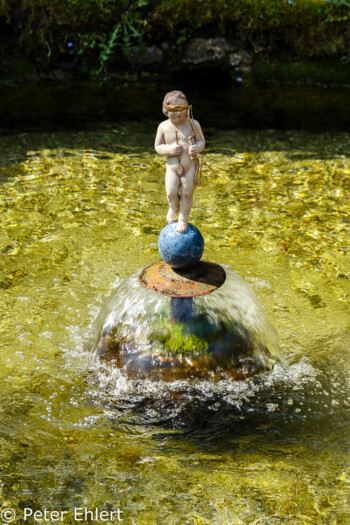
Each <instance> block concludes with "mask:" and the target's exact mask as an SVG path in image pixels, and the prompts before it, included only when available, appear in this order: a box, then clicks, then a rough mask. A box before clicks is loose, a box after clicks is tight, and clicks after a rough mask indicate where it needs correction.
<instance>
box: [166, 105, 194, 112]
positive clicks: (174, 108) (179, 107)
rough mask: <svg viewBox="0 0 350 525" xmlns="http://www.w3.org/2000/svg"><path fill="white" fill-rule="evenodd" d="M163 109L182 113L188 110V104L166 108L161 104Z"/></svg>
mask: <svg viewBox="0 0 350 525" xmlns="http://www.w3.org/2000/svg"><path fill="white" fill-rule="evenodd" d="M163 108H164V109H166V110H168V111H184V110H185V109H188V104H184V105H183V106H168V105H167V104H163Z"/></svg>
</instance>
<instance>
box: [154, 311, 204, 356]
mask: <svg viewBox="0 0 350 525" xmlns="http://www.w3.org/2000/svg"><path fill="white" fill-rule="evenodd" d="M189 328H190V327H189V326H188V323H174V324H170V323H169V322H167V321H166V320H165V319H163V320H161V321H160V322H159V324H158V326H157V328H156V329H155V330H154V332H153V339H154V341H158V342H159V343H160V344H161V345H162V347H163V352H164V353H165V354H170V355H176V356H179V355H184V356H190V357H196V356H203V355H206V354H207V353H208V344H207V343H206V342H205V341H203V340H202V339H200V338H199V337H197V336H196V335H195V334H194V333H193V332H192V333H191V332H190V331H189Z"/></svg>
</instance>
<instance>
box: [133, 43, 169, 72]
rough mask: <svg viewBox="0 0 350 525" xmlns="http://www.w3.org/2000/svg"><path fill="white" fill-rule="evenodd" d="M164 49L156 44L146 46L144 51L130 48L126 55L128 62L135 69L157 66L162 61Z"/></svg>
mask: <svg viewBox="0 0 350 525" xmlns="http://www.w3.org/2000/svg"><path fill="white" fill-rule="evenodd" d="M164 56H165V53H164V50H163V49H161V48H160V47H157V46H151V47H148V48H147V49H146V50H145V51H143V50H141V49H132V50H131V52H130V55H129V57H128V60H129V63H130V64H131V65H132V66H134V67H135V68H137V69H140V68H141V69H142V68H143V67H146V68H157V67H159V66H160V65H161V64H162V62H163V61H164Z"/></svg>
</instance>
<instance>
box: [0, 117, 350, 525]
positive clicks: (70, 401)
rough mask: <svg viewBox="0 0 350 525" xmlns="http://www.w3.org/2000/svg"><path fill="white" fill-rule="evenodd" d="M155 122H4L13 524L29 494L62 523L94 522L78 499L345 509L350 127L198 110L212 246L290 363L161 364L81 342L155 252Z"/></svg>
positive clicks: (132, 520) (236, 514) (197, 214)
mask: <svg viewBox="0 0 350 525" xmlns="http://www.w3.org/2000/svg"><path fill="white" fill-rule="evenodd" d="M155 126H156V123H149V124H147V123H146V122H140V121H136V120H135V121H130V122H128V123H126V124H122V123H119V124H113V123H108V124H100V125H97V124H96V126H95V127H94V128H93V129H85V130H77V129H75V130H69V131H63V130H62V131H56V132H53V131H46V132H40V131H38V130H36V131H35V130H34V131H22V132H16V131H15V130H13V131H12V132H11V133H10V134H3V135H2V136H1V142H0V153H1V155H0V217H1V220H0V254H1V258H0V265H1V266H0V309H1V310H0V311H1V318H0V337H1V346H0V355H1V363H2V366H1V369H0V380H1V394H0V395H1V422H0V436H1V475H0V479H1V484H0V489H1V498H0V503H1V502H2V504H3V507H10V508H13V509H14V510H15V511H16V512H17V516H18V517H19V521H18V522H20V523H23V509H24V508H32V509H33V510H37V509H41V510H43V509H45V508H46V509H48V510H49V511H53V510H61V511H65V514H64V522H65V523H74V522H76V521H79V520H80V522H83V523H85V515H82V514H79V515H78V517H77V516H74V508H87V509H89V510H93V511H95V509H100V510H106V511H108V512H109V511H111V510H116V509H118V508H119V509H120V511H122V514H119V517H120V519H123V523H125V524H135V525H136V524H137V525H146V524H147V525H151V524H157V525H158V524H167V525H173V524H190V525H223V524H228V525H232V524H255V525H258V524H263V523H269V524H280V523H293V524H294V523H312V524H314V523H325V524H331V523H332V524H343V523H344V524H345V523H349V520H350V515H349V512H348V508H349V507H348V503H347V497H348V490H347V489H348V487H349V482H350V472H349V470H347V469H346V462H347V460H348V444H347V438H348V433H349V425H348V424H347V420H346V410H347V409H348V406H349V405H348V399H347V394H348V383H347V381H348V378H349V368H350V366H349V352H348V350H349V335H350V323H349V295H350V284H349V283H350V281H349V277H350V270H349V244H348V243H349V204H348V203H349V200H348V199H349V174H350V147H349V139H350V134H349V133H346V132H341V131H336V132H324V133H311V132H307V131H288V130H284V131H280V130H259V131H256V130H221V131H220V130H215V129H213V128H206V127H205V126H204V130H205V134H206V137H207V139H208V149H207V153H206V155H205V167H204V172H203V177H202V179H203V185H202V186H201V187H199V188H198V189H197V191H196V195H195V202H194V206H193V209H192V213H191V222H192V223H193V224H195V225H196V226H197V227H199V228H200V230H201V232H202V234H203V237H204V239H205V251H204V256H203V258H204V259H205V260H207V261H213V262H217V263H223V264H227V265H229V266H230V267H232V268H233V269H234V270H236V271H237V272H238V273H239V274H240V275H242V276H243V277H244V278H245V279H246V280H247V282H248V283H249V284H250V285H251V286H252V287H253V289H254V290H255V292H256V294H257V295H258V297H259V299H260V301H261V303H262V305H263V307H264V309H265V311H266V313H267V315H268V317H269V319H270V321H271V323H272V324H273V325H274V327H275V328H276V330H277V332H278V336H279V340H280V346H281V349H282V353H283V356H284V360H285V362H284V363H283V365H278V366H276V367H275V368H274V370H273V371H272V372H271V373H266V374H263V375H261V376H256V377H255V378H254V379H249V380H245V381H238V382H234V381H228V380H225V381H224V380H223V381H219V382H216V383H210V382H209V381H197V382H192V383H190V382H187V381H177V382H174V383H163V382H156V383H153V382H151V381H146V380H143V381H141V380H139V381H136V380H134V381H132V380H130V379H127V378H126V377H124V376H123V375H122V374H121V373H120V372H119V371H117V370H112V369H110V368H108V366H105V365H102V364H101V365H98V364H97V363H95V362H93V361H92V359H91V356H90V355H89V354H88V353H87V352H86V350H85V349H84V348H85V347H84V342H85V341H86V339H87V337H88V334H89V331H90V328H91V325H92V322H93V320H94V318H95V317H96V315H97V313H98V311H99V309H100V307H101V305H102V303H103V301H104V299H105V298H106V297H107V296H108V295H109V294H110V293H111V292H112V290H113V289H114V288H115V286H116V285H117V284H118V283H119V282H120V280H121V279H123V278H125V277H127V276H129V275H131V274H132V273H134V272H136V271H137V270H138V269H141V268H143V267H144V266H146V265H149V264H151V263H152V262H155V261H157V260H158V259H159V255H158V252H157V238H158V234H159V232H160V230H161V229H162V228H163V226H164V225H165V215H166V211H167V206H166V199H165V193H164V159H162V158H160V157H158V156H157V155H156V154H155V152H154V151H153V137H154V134H155V130H156V127H155ZM79 512H80V511H79ZM88 516H89V515H87V517H88ZM104 516H105V515H104ZM21 520H22V521H21ZM27 521H28V522H32V521H30V519H29V520H27ZM51 522H54V519H52V520H51ZM97 522H99V523H102V522H103V517H102V518H100V519H99V520H97ZM106 522H108V523H119V522H120V520H118V516H116V515H115V516H114V519H110V520H109V521H108V520H107V521H106Z"/></svg>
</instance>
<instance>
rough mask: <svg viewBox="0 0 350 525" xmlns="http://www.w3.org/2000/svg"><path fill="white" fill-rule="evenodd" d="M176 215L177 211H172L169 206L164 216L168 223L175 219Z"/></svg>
mask: <svg viewBox="0 0 350 525" xmlns="http://www.w3.org/2000/svg"><path fill="white" fill-rule="evenodd" d="M176 215H177V212H174V211H173V210H172V209H171V208H169V211H168V213H167V216H166V220H167V222H168V224H170V223H171V222H174V220H175V219H176Z"/></svg>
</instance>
